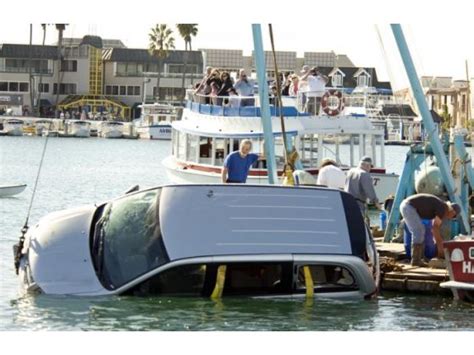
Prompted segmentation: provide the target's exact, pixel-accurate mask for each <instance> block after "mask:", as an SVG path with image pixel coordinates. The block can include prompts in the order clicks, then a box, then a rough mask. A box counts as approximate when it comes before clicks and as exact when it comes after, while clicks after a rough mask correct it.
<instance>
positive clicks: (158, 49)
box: [148, 24, 175, 100]
mask: <svg viewBox="0 0 474 355" xmlns="http://www.w3.org/2000/svg"><path fill="white" fill-rule="evenodd" d="M148 37H149V39H150V44H149V46H148V51H149V53H150V55H152V56H153V57H155V58H157V59H158V76H157V79H156V93H155V98H156V99H157V100H159V99H160V78H161V67H162V62H163V59H165V58H167V57H168V56H169V51H170V50H172V49H174V48H175V47H174V37H173V31H172V30H171V29H170V28H169V27H168V26H167V25H166V24H156V25H155V27H153V28H152V29H151V32H150V33H149V34H148Z"/></svg>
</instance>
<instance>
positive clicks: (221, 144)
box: [216, 138, 227, 166]
mask: <svg viewBox="0 0 474 355" xmlns="http://www.w3.org/2000/svg"><path fill="white" fill-rule="evenodd" d="M225 145H226V139H223V138H216V165H219V166H222V164H224V159H225V157H226V155H227V152H226V150H227V149H226V146H225Z"/></svg>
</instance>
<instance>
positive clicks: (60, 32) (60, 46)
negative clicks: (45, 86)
mask: <svg viewBox="0 0 474 355" xmlns="http://www.w3.org/2000/svg"><path fill="white" fill-rule="evenodd" d="M66 26H67V24H65V23H57V24H56V30H57V31H58V57H57V61H58V68H57V69H58V78H57V79H58V80H57V87H56V116H58V117H59V108H58V103H59V88H60V86H61V79H62V75H61V64H62V51H63V32H64V30H65V29H66Z"/></svg>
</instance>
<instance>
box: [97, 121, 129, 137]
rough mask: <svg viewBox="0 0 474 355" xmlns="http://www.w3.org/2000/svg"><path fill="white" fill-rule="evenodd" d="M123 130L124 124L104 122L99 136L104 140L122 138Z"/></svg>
mask: <svg viewBox="0 0 474 355" xmlns="http://www.w3.org/2000/svg"><path fill="white" fill-rule="evenodd" d="M123 128H124V124H123V122H117V121H103V122H102V123H101V124H100V133H99V135H100V136H101V137H103V138H122V136H123Z"/></svg>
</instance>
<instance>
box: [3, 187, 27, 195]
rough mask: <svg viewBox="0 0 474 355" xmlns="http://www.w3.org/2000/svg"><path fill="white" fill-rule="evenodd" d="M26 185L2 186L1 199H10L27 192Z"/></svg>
mask: <svg viewBox="0 0 474 355" xmlns="http://www.w3.org/2000/svg"><path fill="white" fill-rule="evenodd" d="M25 188H26V184H24V185H3V186H0V197H9V196H14V195H17V194H19V193H21V192H23V190H25Z"/></svg>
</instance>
